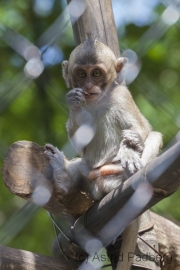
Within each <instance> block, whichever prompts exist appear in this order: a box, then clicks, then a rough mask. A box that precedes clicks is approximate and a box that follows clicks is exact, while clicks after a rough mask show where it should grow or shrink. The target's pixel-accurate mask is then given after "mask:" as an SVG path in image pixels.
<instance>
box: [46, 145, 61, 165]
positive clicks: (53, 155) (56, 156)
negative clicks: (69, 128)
mask: <svg viewBox="0 0 180 270" xmlns="http://www.w3.org/2000/svg"><path fill="white" fill-rule="evenodd" d="M45 148H46V150H45V151H44V153H45V155H47V156H48V157H49V159H50V161H51V165H52V166H53V167H56V168H58V166H59V168H62V166H64V158H65V157H64V154H63V152H60V151H59V149H58V148H57V147H55V146H53V145H52V144H50V143H47V144H46V145H45Z"/></svg>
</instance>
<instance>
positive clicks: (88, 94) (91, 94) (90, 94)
mask: <svg viewBox="0 0 180 270" xmlns="http://www.w3.org/2000/svg"><path fill="white" fill-rule="evenodd" d="M83 93H84V95H85V96H93V95H99V93H88V92H85V91H84V92H83Z"/></svg>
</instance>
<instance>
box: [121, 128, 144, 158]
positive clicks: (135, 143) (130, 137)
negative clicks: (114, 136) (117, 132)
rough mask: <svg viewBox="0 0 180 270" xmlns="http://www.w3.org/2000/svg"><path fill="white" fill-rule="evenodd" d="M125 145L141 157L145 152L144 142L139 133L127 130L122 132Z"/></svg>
mask: <svg viewBox="0 0 180 270" xmlns="http://www.w3.org/2000/svg"><path fill="white" fill-rule="evenodd" d="M122 136H123V143H125V144H126V145H127V146H128V147H130V148H132V149H133V150H135V151H136V152H137V153H139V156H141V154H142V152H143V150H144V142H143V140H142V138H141V136H140V135H139V133H137V132H134V131H132V130H129V129H126V130H123V132H122Z"/></svg>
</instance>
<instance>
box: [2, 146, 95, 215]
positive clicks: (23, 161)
mask: <svg viewBox="0 0 180 270" xmlns="http://www.w3.org/2000/svg"><path fill="white" fill-rule="evenodd" d="M44 151H45V148H44V147H40V146H39V145H37V144H36V143H33V142H28V141H19V142H15V143H14V144H13V145H12V146H11V147H9V149H8V151H7V154H6V157H5V159H4V165H3V169H2V174H3V179H4V183H5V185H6V186H7V188H8V189H9V190H10V191H11V192H12V193H13V194H15V195H17V196H19V197H21V198H23V199H25V200H28V201H31V202H34V203H36V204H38V205H41V206H42V207H43V208H45V209H47V210H48V211H50V212H52V213H54V214H56V215H58V216H59V215H61V216H65V217H66V218H68V219H70V220H73V218H72V216H73V217H78V216H80V215H82V214H83V213H85V212H86V211H87V209H89V208H90V207H91V206H92V205H93V204H94V201H93V200H92V198H91V196H90V194H89V191H87V190H86V189H85V188H84V186H82V187H81V190H79V192H78V194H77V193H75V194H74V193H72V194H68V195H66V194H64V195H63V194H60V193H59V192H58V191H57V189H56V186H55V184H54V179H53V169H52V167H51V165H50V163H49V159H48V158H47V156H46V155H45V154H44ZM77 195H78V196H77Z"/></svg>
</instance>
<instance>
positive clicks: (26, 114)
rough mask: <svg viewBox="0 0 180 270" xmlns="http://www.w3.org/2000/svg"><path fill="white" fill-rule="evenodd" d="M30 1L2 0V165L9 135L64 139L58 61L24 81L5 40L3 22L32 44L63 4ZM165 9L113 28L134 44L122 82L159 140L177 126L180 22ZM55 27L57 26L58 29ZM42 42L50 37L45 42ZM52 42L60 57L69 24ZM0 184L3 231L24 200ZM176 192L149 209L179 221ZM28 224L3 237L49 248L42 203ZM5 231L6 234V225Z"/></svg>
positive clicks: (69, 39)
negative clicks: (131, 70)
mask: <svg viewBox="0 0 180 270" xmlns="http://www.w3.org/2000/svg"><path fill="white" fill-rule="evenodd" d="M119 2H123V1H119ZM35 3H36V1H27V0H26V1H23V0H18V1H12V0H9V1H1V9H0V52H1V53H0V55H1V58H0V70H1V72H0V147H1V151H0V166H1V167H2V163H3V159H4V156H5V153H6V150H7V148H8V147H9V146H10V145H11V144H12V143H13V142H15V141H19V140H30V141H34V142H36V143H38V144H40V145H44V144H45V143H46V142H50V143H52V144H54V145H56V146H58V147H59V148H61V147H63V145H64V144H65V143H66V141H67V134H66V129H65V123H66V120H67V116H68V113H67V105H66V104H65V94H66V92H67V88H66V86H65V83H64V81H63V79H62V75H61V67H60V61H59V63H55V62H54V63H51V64H50V65H49V66H47V67H46V69H45V71H44V72H43V73H42V74H41V76H40V77H39V78H37V79H35V80H30V79H28V78H26V77H25V75H24V73H23V68H24V65H25V64H26V61H25V59H24V58H23V57H22V56H20V55H18V53H17V52H16V51H15V50H14V49H13V48H11V46H9V45H10V44H9V45H8V44H7V43H6V42H7V40H5V39H4V32H3V31H4V30H5V32H6V29H7V27H10V28H11V29H13V30H14V31H16V32H18V35H19V34H20V35H22V36H24V37H26V38H27V39H28V40H29V41H31V42H32V43H33V44H36V42H37V43H38V42H39V41H38V38H39V37H40V35H41V34H43V33H44V32H45V31H46V30H47V29H48V27H49V26H51V24H52V23H53V22H54V21H55V20H56V19H57V17H58V16H59V14H61V12H62V7H63V6H64V2H63V1H58V0H55V2H54V5H52V8H51V9H50V10H49V13H43V12H42V13H40V11H39V12H38V11H37V10H36V9H35ZM52 3H53V1H52ZM122 8H123V7H122ZM164 10H165V6H163V5H162V4H159V5H157V6H156V7H155V9H154V11H155V13H156V19H155V21H154V22H153V21H152V22H151V23H150V24H149V25H143V26H137V24H136V25H135V24H133V22H131V23H127V24H124V25H122V26H120V27H119V28H118V34H119V37H120V40H119V42H120V47H121V50H122V51H125V50H127V49H130V50H134V51H135V52H136V53H137V55H138V57H139V60H138V61H139V66H141V69H140V73H139V76H138V77H137V78H136V79H135V80H134V81H133V82H132V83H131V84H130V85H129V89H130V91H131V92H132V95H133V97H134V99H135V100H136V103H137V104H138V107H139V108H140V110H141V111H142V112H143V114H144V115H145V116H146V118H147V119H149V121H150V123H151V125H152V127H153V128H154V130H158V131H160V132H162V134H163V136H164V144H165V145H166V144H167V143H168V142H169V141H170V140H171V139H172V138H173V137H174V136H175V134H176V133H177V132H178V130H179V126H180V98H179V97H180V96H179V71H180V68H179V67H180V50H179V46H180V35H179V22H177V23H174V24H172V25H171V26H170V25H167V24H165V23H164V22H163V21H162V13H163V12H164ZM159 27H160V28H159ZM159 29H161V31H160V30H159ZM60 30H61V29H57V31H59V32H60ZM57 31H56V32H57ZM158 31H159V32H158ZM158 33H159V34H158ZM18 37H19V36H18ZM47 42H49V39H47V40H46V42H44V45H45V44H46V43H47ZM17 43H18V40H17ZM56 46H57V48H58V49H59V50H62V56H63V57H64V58H65V59H67V58H68V56H69V54H70V52H71V50H72V49H73V46H74V41H73V35H72V29H71V27H70V26H68V27H67V28H66V30H65V32H64V33H63V32H62V34H61V35H60V38H58V39H57V42H56ZM51 57H52V56H50V58H51ZM50 60H51V59H50ZM61 60H62V59H61ZM0 190H1V192H0V222H1V223H0V226H2V227H0V229H2V231H3V230H4V231H3V232H5V228H6V227H7V228H9V227H8V226H9V225H8V226H6V224H8V220H9V219H11V218H12V216H13V214H14V213H16V211H18V210H19V209H21V208H22V206H23V204H24V202H23V200H21V199H19V198H16V197H15V196H14V195H13V194H11V193H10V192H9V191H8V190H7V189H6V187H5V186H4V184H3V180H2V176H0ZM178 198H179V192H177V193H175V194H174V195H173V196H171V197H169V198H168V199H166V200H164V201H162V202H161V203H160V204H158V205H157V206H155V207H154V208H153V210H155V211H157V212H159V213H161V214H165V213H167V212H168V217H171V216H173V218H175V219H177V220H179V221H180V210H179V208H178V207H172V206H175V205H178V200H179V199H178ZM28 214H29V213H28V212H26V214H25V215H24V219H27V217H28ZM21 218H22V217H21ZM19 221H20V218H19ZM27 223H28V224H26V226H25V227H24V228H22V230H21V231H19V232H17V235H15V236H14V238H13V239H12V240H11V241H10V242H6V243H4V244H5V245H9V246H11V247H14V248H19V249H25V250H29V251H33V252H38V253H41V254H47V255H48V254H51V244H52V242H53V238H54V237H55V236H54V232H53V227H52V224H51V222H50V220H49V217H48V216H47V214H46V212H45V210H42V209H41V210H39V211H38V212H37V213H36V214H35V215H34V216H33V215H32V216H29V219H27ZM6 234H7V235H8V230H7V231H6ZM0 239H1V238H0Z"/></svg>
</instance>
